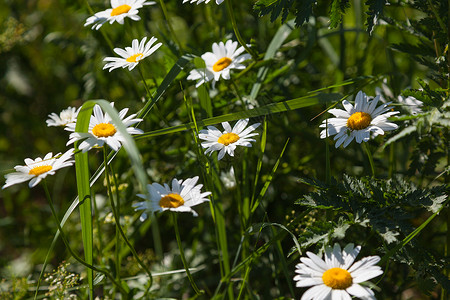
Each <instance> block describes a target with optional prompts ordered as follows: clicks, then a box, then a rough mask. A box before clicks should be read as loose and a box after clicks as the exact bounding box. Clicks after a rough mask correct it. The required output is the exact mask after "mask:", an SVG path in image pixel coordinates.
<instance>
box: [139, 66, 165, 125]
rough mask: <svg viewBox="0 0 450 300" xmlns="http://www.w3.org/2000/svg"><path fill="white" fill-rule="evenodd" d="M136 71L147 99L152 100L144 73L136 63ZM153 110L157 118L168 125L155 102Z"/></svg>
mask: <svg viewBox="0 0 450 300" xmlns="http://www.w3.org/2000/svg"><path fill="white" fill-rule="evenodd" d="M138 71H139V75H141V78H142V82H143V83H144V87H145V90H146V91H147V95H148V97H149V100H151V101H153V96H152V94H151V92H150V88H149V87H148V85H147V81H146V80H145V77H144V73H142V69H141V66H140V65H138ZM155 111H156V114H157V115H158V116H159V118H160V119H161V120H162V121H163V122H164V124H165V125H167V126H170V125H169V122H168V121H167V120H166V118H165V117H164V116H163V115H162V114H161V112H160V111H159V109H158V106H156V104H155Z"/></svg>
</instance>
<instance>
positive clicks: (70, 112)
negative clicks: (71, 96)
mask: <svg viewBox="0 0 450 300" xmlns="http://www.w3.org/2000/svg"><path fill="white" fill-rule="evenodd" d="M80 108H81V107H79V108H78V109H77V108H75V107H70V106H69V107H68V108H66V109H64V110H62V111H61V112H60V113H59V116H58V115H57V114H55V113H51V114H49V115H48V117H49V118H50V119H47V120H46V121H45V122H46V123H47V126H48V127H50V126H66V125H68V124H70V123H76V122H77V116H78V113H79V112H80Z"/></svg>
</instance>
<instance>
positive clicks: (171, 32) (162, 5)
mask: <svg viewBox="0 0 450 300" xmlns="http://www.w3.org/2000/svg"><path fill="white" fill-rule="evenodd" d="M159 2H160V3H161V9H162V11H163V14H164V19H166V22H167V27H169V31H170V34H171V35H172V37H173V39H174V40H175V43H177V45H178V50H179V51H180V52H183V47H182V46H181V43H180V41H179V40H178V38H177V35H176V34H175V31H174V30H173V27H172V24H170V22H169V17H168V14H167V9H166V4H164V0H160V1H159Z"/></svg>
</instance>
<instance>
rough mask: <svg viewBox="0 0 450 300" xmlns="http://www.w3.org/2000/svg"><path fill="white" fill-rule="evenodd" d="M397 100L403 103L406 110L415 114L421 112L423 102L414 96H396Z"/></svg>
mask: <svg viewBox="0 0 450 300" xmlns="http://www.w3.org/2000/svg"><path fill="white" fill-rule="evenodd" d="M397 99H398V102H400V103H401V104H403V106H404V107H406V110H407V111H409V112H410V113H411V114H412V115H417V114H420V113H421V112H422V108H421V107H422V106H423V102H422V101H420V100H418V99H416V98H414V97H413V96H408V97H404V96H398V97H397Z"/></svg>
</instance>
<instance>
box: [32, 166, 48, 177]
mask: <svg viewBox="0 0 450 300" xmlns="http://www.w3.org/2000/svg"><path fill="white" fill-rule="evenodd" d="M51 169H52V166H38V167H34V168H32V169H31V170H30V172H28V174H29V175H34V176H39V175H41V174H44V173H46V172H48V171H50V170H51Z"/></svg>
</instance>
